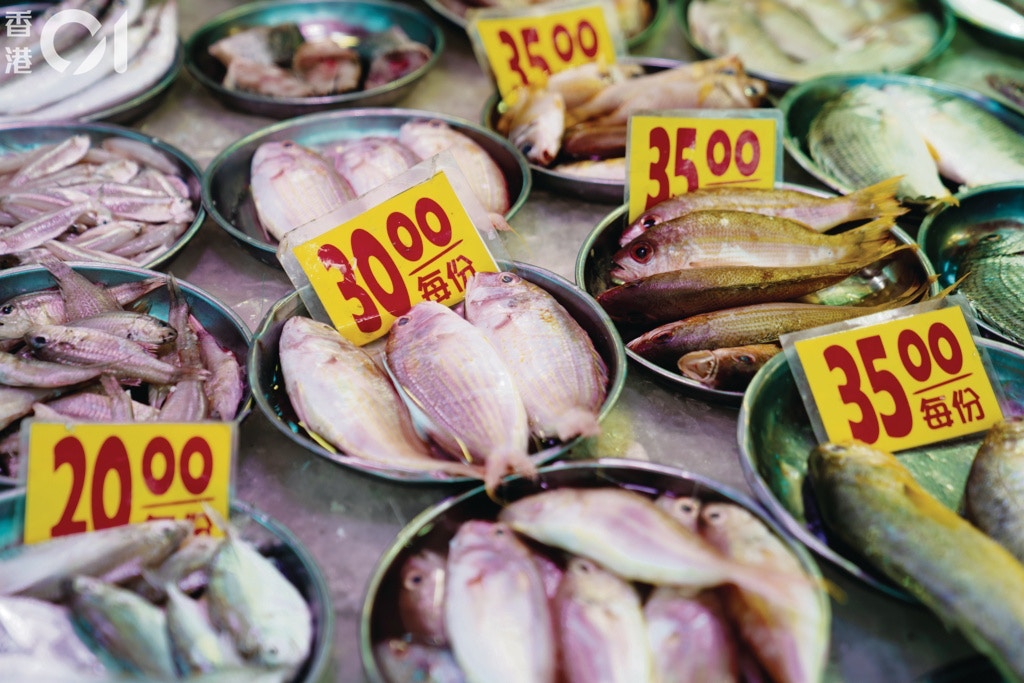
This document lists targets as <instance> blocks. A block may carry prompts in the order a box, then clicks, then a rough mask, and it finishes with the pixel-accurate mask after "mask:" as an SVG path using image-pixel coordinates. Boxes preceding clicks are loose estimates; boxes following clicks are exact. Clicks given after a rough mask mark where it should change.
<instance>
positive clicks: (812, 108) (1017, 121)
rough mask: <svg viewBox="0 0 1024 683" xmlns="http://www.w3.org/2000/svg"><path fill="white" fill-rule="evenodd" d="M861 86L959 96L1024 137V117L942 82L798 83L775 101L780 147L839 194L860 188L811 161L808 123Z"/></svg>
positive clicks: (885, 77) (839, 79) (827, 79)
mask: <svg viewBox="0 0 1024 683" xmlns="http://www.w3.org/2000/svg"><path fill="white" fill-rule="evenodd" d="M861 84H867V85H871V86H876V87H881V86H885V85H889V84H897V85H902V86H909V87H914V88H924V89H927V90H932V91H934V92H936V93H941V94H944V95H952V96H956V97H961V98H963V99H966V100H969V101H970V102H973V103H974V104H975V105H977V106H979V107H981V108H982V109H984V110H985V111H987V112H988V113H989V114H992V115H993V116H995V117H996V118H998V119H999V120H1000V121H1002V122H1003V123H1005V124H1006V125H1008V126H1009V127H1010V128H1013V129H1014V130H1016V131H1017V132H1019V133H1021V134H1024V116H1021V115H1020V114H1018V113H1017V112H1015V111H1013V110H1012V109H1010V108H1009V107H1007V106H1005V105H1003V104H1000V103H999V102H997V101H995V100H993V99H992V98H990V97H986V96H984V95H982V94H981V93H979V92H975V91H973V90H968V89H966V88H960V87H957V86H955V85H949V84H947V83H942V82H940V81H936V80H934V79H931V78H921V77H919V76H905V75H900V74H880V73H876V74H853V75H848V76H824V77H822V78H816V79H814V80H811V81H807V82H805V83H801V84H800V85H797V86H796V87H794V88H792V89H791V90H790V91H789V92H787V93H786V94H785V95H783V97H782V99H781V100H780V101H779V109H780V110H781V111H782V117H783V119H784V120H785V123H786V125H785V134H784V135H783V138H782V141H783V144H784V145H785V147H786V151H787V152H789V154H790V156H792V157H793V158H794V159H796V161H797V163H799V164H800V165H801V166H802V167H803V168H804V170H806V171H807V172H808V173H810V174H811V175H813V176H814V177H815V178H817V179H818V180H820V181H821V182H823V183H825V184H826V185H828V186H829V187H832V188H834V189H835V190H836V191H838V192H841V193H842V194H849V193H851V192H853V191H854V190H858V189H860V188H857V187H849V186H847V185H846V184H844V183H842V182H840V181H839V180H838V179H836V178H834V177H832V176H831V175H830V174H829V173H828V172H826V171H825V170H824V169H823V168H822V167H821V166H819V165H818V164H817V163H816V162H815V161H814V159H812V158H811V153H810V150H809V148H808V146H807V134H808V131H809V130H810V128H811V122H812V121H814V118H815V117H816V116H817V115H818V112H820V111H821V108H822V107H823V106H825V104H826V103H827V102H829V101H830V100H833V99H835V98H836V97H838V96H839V95H841V94H842V93H843V92H845V91H847V90H849V89H850V88H852V87H854V86H857V85H861ZM951 187H952V185H951Z"/></svg>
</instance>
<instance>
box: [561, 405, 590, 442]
mask: <svg viewBox="0 0 1024 683" xmlns="http://www.w3.org/2000/svg"><path fill="white" fill-rule="evenodd" d="M555 431H556V432H557V433H558V438H559V439H560V440H562V441H568V440H570V439H572V438H574V437H577V436H581V437H588V436H597V435H598V434H600V433H601V424H600V422H598V419H597V415H595V414H594V411H592V410H587V409H586V408H583V407H580V406H575V407H573V408H570V409H569V410H568V411H566V412H565V413H564V414H563V415H562V416H561V417H560V418H559V419H558V424H557V425H555Z"/></svg>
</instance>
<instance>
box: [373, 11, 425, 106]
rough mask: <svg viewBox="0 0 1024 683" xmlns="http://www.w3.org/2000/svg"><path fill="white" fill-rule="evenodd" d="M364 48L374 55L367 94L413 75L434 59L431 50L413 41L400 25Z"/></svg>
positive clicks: (379, 32) (374, 38) (376, 35)
mask: <svg viewBox="0 0 1024 683" xmlns="http://www.w3.org/2000/svg"><path fill="white" fill-rule="evenodd" d="M362 47H364V48H366V49H368V50H369V53H370V60H369V61H370V66H369V68H368V69H367V74H366V81H365V83H364V84H363V88H364V89H366V90H369V89H371V88H379V87H381V86H383V85H387V84H388V83H391V82H392V81H397V80H398V79H400V78H403V77H404V76H406V75H407V74H411V73H412V72H413V71H416V70H417V69H419V68H421V67H422V66H423V65H424V64H426V63H427V62H428V61H430V58H431V57H432V56H433V52H432V51H431V49H430V48H429V47H427V46H426V45H424V44H423V43H420V42H418V41H415V40H413V39H412V38H410V37H409V35H408V34H407V33H406V32H405V31H403V30H402V27H401V26H399V25H397V24H392V25H391V26H389V27H388V28H387V29H385V30H383V31H378V32H376V33H374V34H372V35H371V36H370V38H369V39H368V40H367V41H366V43H365V44H364V45H363V46H362Z"/></svg>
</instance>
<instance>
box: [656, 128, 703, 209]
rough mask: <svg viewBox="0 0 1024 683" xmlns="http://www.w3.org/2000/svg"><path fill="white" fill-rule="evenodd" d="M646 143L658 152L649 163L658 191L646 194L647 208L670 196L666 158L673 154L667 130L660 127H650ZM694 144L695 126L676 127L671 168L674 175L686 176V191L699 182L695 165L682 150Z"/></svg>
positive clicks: (694, 187)
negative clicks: (673, 161)
mask: <svg viewBox="0 0 1024 683" xmlns="http://www.w3.org/2000/svg"><path fill="white" fill-rule="evenodd" d="M647 144H648V145H650V148H651V149H652V150H654V151H656V152H657V153H658V158H657V159H656V160H655V161H654V162H652V163H651V170H650V173H649V175H650V178H651V180H653V181H654V182H656V183H657V184H658V191H657V192H656V193H655V194H653V195H650V194H649V195H647V203H646V205H645V206H644V209H649V208H651V207H652V206H654V205H655V204H659V203H660V202H663V201H665V200H666V199H668V198H669V197H671V196H672V186H671V181H670V180H669V177H668V160H669V159H670V158H672V156H673V155H672V142H671V140H670V139H669V136H668V131H667V130H665V129H664V128H661V127H658V128H652V129H651V133H650V136H649V137H648V142H647ZM696 144H697V130H696V129H695V128H678V129H676V144H675V166H674V168H673V169H672V170H673V173H674V174H675V177H677V178H686V191H687V192H692V191H694V190H696V189H697V188H698V186H699V184H698V179H697V167H696V166H695V165H694V163H693V162H692V161H690V160H689V159H687V158H686V157H685V156H684V155H683V152H684V151H685V150H688V149H690V150H692V149H694V147H695V146H696Z"/></svg>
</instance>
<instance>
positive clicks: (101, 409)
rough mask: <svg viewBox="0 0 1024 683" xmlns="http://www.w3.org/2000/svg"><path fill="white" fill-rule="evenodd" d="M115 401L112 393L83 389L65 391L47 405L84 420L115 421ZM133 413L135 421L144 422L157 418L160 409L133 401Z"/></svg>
mask: <svg viewBox="0 0 1024 683" xmlns="http://www.w3.org/2000/svg"><path fill="white" fill-rule="evenodd" d="M101 377H102V376H101ZM115 381H116V380H115ZM115 403H116V401H114V400H113V399H112V397H111V396H110V395H104V394H98V393H95V392H94V391H91V390H87V389H83V390H82V391H77V392H73V393H63V394H61V396H59V397H58V398H54V399H52V400H49V401H47V402H46V407H47V408H49V409H50V410H52V411H54V412H56V413H58V414H60V415H64V416H66V417H68V418H71V419H76V420H81V421H83V422H115V421H116V420H115V410H114V406H115ZM131 414H132V418H133V419H134V420H135V421H140V422H143V421H150V420H155V419H156V418H157V416H158V415H159V411H157V410H156V409H155V408H153V407H152V406H149V405H147V404H145V403H140V402H139V401H131ZM129 421H131V420H129Z"/></svg>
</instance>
